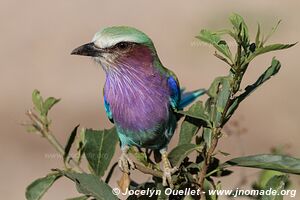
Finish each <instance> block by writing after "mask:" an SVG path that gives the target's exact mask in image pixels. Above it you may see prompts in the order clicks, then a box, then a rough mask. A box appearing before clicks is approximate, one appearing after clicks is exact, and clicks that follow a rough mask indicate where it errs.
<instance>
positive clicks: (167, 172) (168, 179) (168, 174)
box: [162, 166, 178, 188]
mask: <svg viewBox="0 0 300 200" xmlns="http://www.w3.org/2000/svg"><path fill="white" fill-rule="evenodd" d="M177 170H178V168H177V167H173V168H171V167H170V166H165V167H164V169H163V177H162V185H163V186H165V187H166V186H168V184H169V187H170V188H173V187H174V185H173V182H172V174H174V173H175V172H176V171H177Z"/></svg>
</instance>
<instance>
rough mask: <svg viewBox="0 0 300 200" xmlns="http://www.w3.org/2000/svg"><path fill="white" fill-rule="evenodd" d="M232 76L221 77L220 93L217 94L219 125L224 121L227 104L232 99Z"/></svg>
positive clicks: (216, 120)
mask: <svg viewBox="0 0 300 200" xmlns="http://www.w3.org/2000/svg"><path fill="white" fill-rule="evenodd" d="M230 83H231V78H230V77H224V78H222V79H221V82H220V85H219V88H218V95H217V101H216V115H215V116H216V118H215V120H214V121H215V123H216V124H217V126H221V125H222V123H223V116H225V115H224V109H225V107H226V106H227V103H228V101H229V99H230V95H231V84H230Z"/></svg>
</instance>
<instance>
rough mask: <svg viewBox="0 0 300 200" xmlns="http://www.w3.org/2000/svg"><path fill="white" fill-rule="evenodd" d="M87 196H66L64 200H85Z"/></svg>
mask: <svg viewBox="0 0 300 200" xmlns="http://www.w3.org/2000/svg"><path fill="white" fill-rule="evenodd" d="M88 198H89V197H87V196H80V197H74V198H68V199H66V200H87V199H88Z"/></svg>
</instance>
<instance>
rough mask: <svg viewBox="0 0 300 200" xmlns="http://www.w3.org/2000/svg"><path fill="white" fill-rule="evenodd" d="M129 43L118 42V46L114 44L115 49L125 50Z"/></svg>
mask: <svg viewBox="0 0 300 200" xmlns="http://www.w3.org/2000/svg"><path fill="white" fill-rule="evenodd" d="M129 46H130V45H129V43H128V42H119V43H118V44H116V47H117V48H118V49H120V50H122V51H123V50H126V49H128V48H129Z"/></svg>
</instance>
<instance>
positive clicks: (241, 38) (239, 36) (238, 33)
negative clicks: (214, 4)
mask: <svg viewBox="0 0 300 200" xmlns="http://www.w3.org/2000/svg"><path fill="white" fill-rule="evenodd" d="M229 20H230V22H231V24H232V25H233V29H234V30H235V35H232V36H233V37H234V39H235V40H236V41H237V43H238V44H241V45H242V46H243V47H244V49H246V47H247V46H248V45H249V33H248V27H247V25H246V23H245V21H244V19H243V17H241V16H240V15H238V14H235V13H234V14H232V15H231V16H230V17H229Z"/></svg>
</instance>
